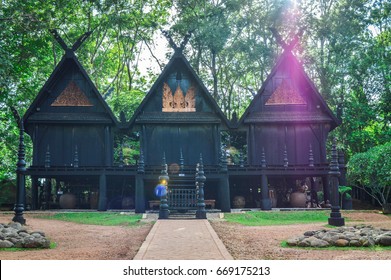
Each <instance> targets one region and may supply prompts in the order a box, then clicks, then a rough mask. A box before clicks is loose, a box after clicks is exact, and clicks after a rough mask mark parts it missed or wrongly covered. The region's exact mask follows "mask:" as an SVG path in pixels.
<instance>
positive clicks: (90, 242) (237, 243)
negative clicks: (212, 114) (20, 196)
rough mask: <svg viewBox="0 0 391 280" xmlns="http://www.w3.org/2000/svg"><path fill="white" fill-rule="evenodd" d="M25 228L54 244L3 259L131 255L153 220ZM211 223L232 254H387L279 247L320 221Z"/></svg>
mask: <svg viewBox="0 0 391 280" xmlns="http://www.w3.org/2000/svg"><path fill="white" fill-rule="evenodd" d="M12 217H13V215H11V214H8V215H5V214H2V213H0V223H8V222H10V221H11V219H12ZM345 217H349V218H350V219H352V220H355V221H354V222H349V223H347V224H349V225H353V224H371V225H373V226H375V227H381V228H388V229H391V217H390V216H384V215H381V214H377V213H349V214H346V215H345ZM25 218H26V220H27V227H28V228H29V229H31V230H42V231H44V232H45V233H46V236H48V237H49V239H51V240H52V241H53V242H56V243H57V247H56V248H54V249H47V250H30V251H18V252H5V251H0V259H1V260H12V259H13V260H17V259H23V260H30V259H31V260H32V259H38V260H47V259H50V260H120V259H122V260H130V259H133V257H134V256H135V255H136V253H137V251H138V249H139V247H140V246H141V244H142V242H143V241H144V240H145V237H146V236H147V234H148V232H149V230H150V228H151V226H152V224H151V223H148V224H144V225H141V226H138V227H135V228H133V227H121V226H113V227H111V226H94V225H80V224H76V223H70V222H61V221H55V220H42V219H37V218H33V217H32V216H30V215H29V214H26V215H25ZM211 223H212V226H213V228H214V229H215V231H216V232H217V234H218V235H219V237H220V238H221V239H222V241H223V243H224V244H225V246H226V247H227V249H228V251H229V252H230V253H231V255H232V256H233V257H234V259H243V260H245V259H271V260H280V259H282V260H291V259H294V260H297V259H309V260H318V259H319V260H320V259H323V260H324V259H325V260H333V259H349V260H359V259H366V260H368V259H377V260H379V259H387V260H391V250H389V251H382V252H378V251H358V250H348V251H336V250H332V251H331V250H307V249H294V248H282V247H281V246H280V243H281V242H282V241H283V240H286V239H288V238H289V237H294V236H296V235H299V234H302V233H304V232H305V231H307V230H317V229H321V228H323V226H324V224H308V225H289V226H266V227H245V226H241V225H235V224H230V223H227V222H224V221H219V220H213V221H211Z"/></svg>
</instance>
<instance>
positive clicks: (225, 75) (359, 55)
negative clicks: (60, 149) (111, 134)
mask: <svg viewBox="0 0 391 280" xmlns="http://www.w3.org/2000/svg"><path fill="white" fill-rule="evenodd" d="M390 11H391V3H390V2H389V1H382V0H354V1H348V0H316V1H313V0H300V1H299V0H296V1H295V0H197V1H196V0H132V1H130V0H85V1H81V0H67V1H65V0H54V1H32V0H31V1H11V0H4V1H1V2H0V117H1V123H0V139H1V146H0V156H1V158H2V159H3V160H2V163H1V167H0V179H3V178H10V177H13V176H14V169H15V163H16V154H17V141H18V129H17V124H16V122H15V120H14V119H13V114H12V111H11V109H10V108H12V107H13V108H16V110H17V111H18V112H19V114H20V115H23V113H24V112H25V111H26V110H27V108H28V106H29V105H30V104H31V102H32V100H33V99H34V98H35V96H36V95H37V93H38V92H39V90H40V88H41V87H42V86H43V84H44V82H45V81H46V80H47V79H48V77H49V76H50V73H51V72H52V71H53V69H54V67H55V66H56V64H57V63H58V62H59V60H60V58H61V56H62V54H63V52H64V51H63V49H62V48H61V47H60V46H59V44H58V43H57V42H56V40H55V39H54V38H53V36H52V35H51V34H50V32H49V30H50V29H56V30H58V32H59V33H60V35H61V36H62V38H63V39H64V40H65V42H66V44H67V45H69V46H72V44H73V43H74V42H75V41H76V40H77V38H78V37H79V36H80V35H81V34H83V33H85V32H86V31H93V32H92V34H91V36H90V37H89V38H88V39H87V40H86V41H85V42H84V43H83V45H82V46H81V47H80V48H79V49H78V50H77V53H76V54H77V56H78V58H79V60H80V62H81V63H82V65H83V66H84V67H85V68H86V70H87V72H88V73H89V75H90V76H91V79H92V81H93V82H94V83H95V85H96V87H97V88H98V90H99V91H100V92H101V94H102V95H103V96H104V98H105V99H106V100H107V102H108V103H109V105H110V106H111V108H112V109H113V111H114V113H115V114H116V115H117V116H119V114H120V112H121V111H124V112H125V115H126V118H127V119H129V118H130V117H131V116H132V114H133V111H134V110H135V108H136V107H137V106H138V104H139V103H140V102H141V100H142V98H143V97H144V95H145V92H146V91H147V90H148V89H149V88H150V86H151V85H152V83H153V81H154V79H155V78H156V76H157V75H158V74H159V73H160V71H161V70H162V67H164V64H165V63H166V62H167V57H168V56H169V55H170V54H169V53H168V54H167V55H166V57H165V58H163V59H162V58H160V57H161V56H160V55H159V49H158V48H157V44H158V42H161V40H158V39H157V38H159V37H161V33H162V30H166V31H167V32H168V33H170V34H171V36H172V38H173V39H174V41H175V42H176V43H178V44H179V43H180V42H181V41H182V40H183V38H184V36H185V35H186V34H187V33H188V32H191V33H192V37H191V38H190V41H189V43H188V44H187V45H186V47H185V50H184V52H185V54H186V56H187V57H188V59H189V61H190V63H191V64H192V66H193V67H194V69H195V70H196V72H197V73H198V74H199V76H200V77H201V79H202V80H203V81H204V83H205V84H206V86H207V87H208V88H209V90H210V92H211V93H212V95H213V96H214V98H215V99H216V101H217V102H218V104H219V105H220V107H221V108H222V110H223V112H224V113H225V114H226V115H227V117H228V118H232V116H233V114H234V112H235V113H236V114H237V115H238V116H240V115H241V114H242V113H243V112H244V110H245V109H246V107H247V105H248V104H249V103H250V101H251V99H252V98H253V96H254V95H255V94H256V92H257V91H258V90H259V88H260V87H261V85H262V83H263V81H265V79H266V77H267V75H268V73H269V72H270V69H271V68H272V66H273V65H274V63H275V62H276V58H277V56H278V55H279V54H280V53H281V52H282V50H283V49H282V47H281V46H280V45H279V44H278V43H277V41H276V38H275V37H274V36H273V33H272V32H271V31H270V28H274V29H276V30H277V31H278V33H279V34H281V37H282V39H283V41H285V42H287V43H289V42H290V41H291V40H293V39H294V38H295V36H296V35H297V34H299V43H298V44H296V45H295V47H294V48H293V50H292V51H293V52H294V54H295V55H296V56H297V57H298V58H299V59H300V61H301V62H302V63H303V65H304V67H305V69H306V71H307V73H308V74H309V76H310V78H311V79H312V80H313V81H314V82H315V83H316V85H317V86H318V88H319V91H320V93H321V94H322V95H323V97H324V98H325V99H326V101H327V103H328V104H329V106H330V107H331V109H332V110H333V111H334V112H335V113H336V114H337V116H338V117H339V118H341V119H342V125H341V126H340V127H339V128H337V129H336V130H335V132H334V133H335V136H337V138H338V139H339V143H340V144H339V145H340V148H342V149H344V150H345V151H346V152H347V156H348V157H350V156H352V155H354V154H355V153H359V152H364V151H366V150H368V149H369V148H371V147H373V146H376V145H380V144H384V143H387V142H389V141H390V140H391V114H390V111H391V110H390V106H391V105H390V104H391V86H390V85H391V83H390V80H391V28H390V27H391V16H390ZM145 55H148V56H149V57H150V58H151V59H150V60H148V61H149V65H148V67H147V71H144V72H141V70H140V61H141V58H142V56H145ZM27 150H28V151H29V150H31V145H30V144H29V143H28V147H27Z"/></svg>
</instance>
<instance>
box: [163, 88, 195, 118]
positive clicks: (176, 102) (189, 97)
mask: <svg viewBox="0 0 391 280" xmlns="http://www.w3.org/2000/svg"><path fill="white" fill-rule="evenodd" d="M195 93H196V88H195V86H191V87H190V88H189V89H188V90H187V92H186V95H183V91H182V89H181V87H180V86H179V85H178V86H177V88H176V90H175V93H174V94H172V91H171V88H170V86H169V85H168V84H167V83H164V84H163V100H162V102H163V106H162V111H163V112H195V111H196V108H195Z"/></svg>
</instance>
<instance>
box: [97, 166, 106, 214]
mask: <svg viewBox="0 0 391 280" xmlns="http://www.w3.org/2000/svg"><path fill="white" fill-rule="evenodd" d="M106 181H107V180H106V174H105V173H104V172H103V173H102V174H101V175H100V176H99V203H98V211H106V210H107V182H106Z"/></svg>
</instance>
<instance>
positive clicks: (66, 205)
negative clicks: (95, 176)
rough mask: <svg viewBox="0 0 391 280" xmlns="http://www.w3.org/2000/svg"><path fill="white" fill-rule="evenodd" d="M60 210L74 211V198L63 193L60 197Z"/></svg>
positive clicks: (72, 195)
mask: <svg viewBox="0 0 391 280" xmlns="http://www.w3.org/2000/svg"><path fill="white" fill-rule="evenodd" d="M60 208H62V209H74V208H76V196H75V195H74V194H72V193H65V194H63V195H61V196H60Z"/></svg>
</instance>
